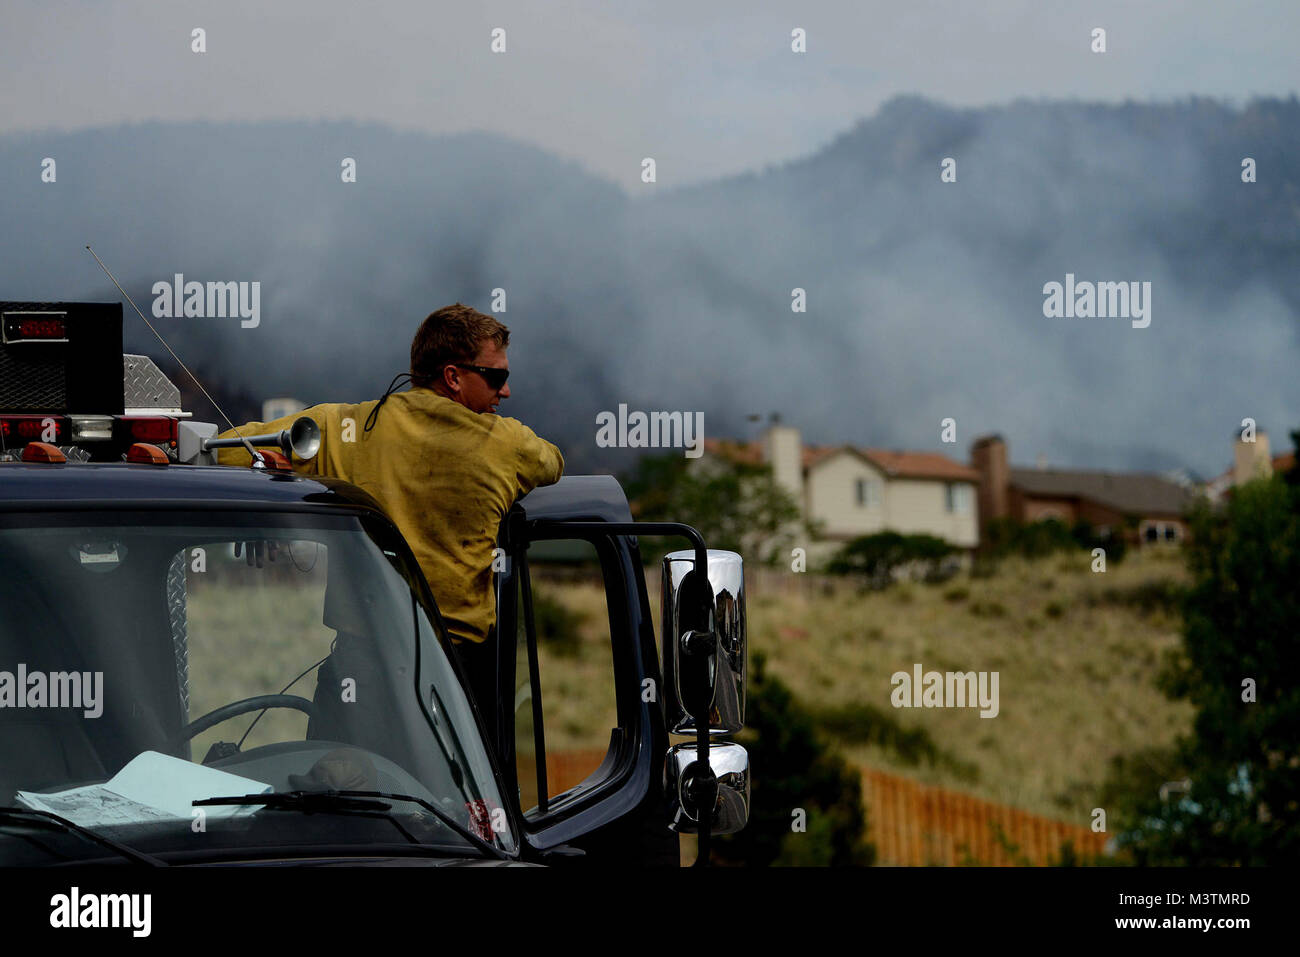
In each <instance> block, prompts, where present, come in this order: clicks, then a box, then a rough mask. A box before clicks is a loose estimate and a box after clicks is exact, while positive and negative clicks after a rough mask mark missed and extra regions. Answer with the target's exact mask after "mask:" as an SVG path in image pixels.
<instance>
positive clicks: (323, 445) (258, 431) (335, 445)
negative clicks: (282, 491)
mask: <svg viewBox="0 0 1300 957" xmlns="http://www.w3.org/2000/svg"><path fill="white" fill-rule="evenodd" d="M346 408H351V406H344V405H342V404H341V403H337V402H327V403H323V404H321V405H313V406H312V407H311V408H309V409H303V410H302V411H301V412H294V413H292V414H290V415H285V416H281V417H280V418H278V419H273V420H271V421H270V422H245V423H244V424H243V425H240V426H239V430H238V433H236V431H235V430H234V429H230V430H228V431H226V432H222V433H220V434H219V435H218V436H217V438H219V439H234V438H238V437H239V436H240V435H242V436H243V437H244V438H250V437H252V436H254V435H266V434H268V433H277V432H281V431H283V430H284V429H287V428H289V427H290V426H292V425H293V423H294V422H296V421H297V420H298V419H299V418H301V417H302V416H304V415H305V416H307V417H308V418H310V419H311V420H312V421H313V422H315V423H316V425H317V426H318V427H319V428H320V451H318V452H317V453H316V455H315V456H314V457H312V458H310V459H305V460H304V459H300V458H298V457H297V456H296V455H294V456H291V461H292V464H293V470H294V471H295V472H297V473H299V474H300V475H332V476H337V477H339V478H345V479H346V478H347V476H346V475H341V474H340V472H341V471H342V465H341V462H340V461H339V457H338V453H339V451H340V448H339V445H340V442H339V423H340V421H341V420H342V419H343V417H344V416H343V413H342V410H343V409H346ZM215 451H216V453H217V464H218V465H237V466H244V467H247V466H248V465H249V463H250V462H252V457H251V456H250V455H249V454H248V449H246V448H244V447H242V446H240V447H237V448H233V449H216V450H215Z"/></svg>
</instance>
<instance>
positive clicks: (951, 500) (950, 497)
mask: <svg viewBox="0 0 1300 957" xmlns="http://www.w3.org/2000/svg"><path fill="white" fill-rule="evenodd" d="M970 499H971V493H970V486H969V485H965V484H961V483H958V482H949V483H948V484H947V485H945V486H944V507H945V508H946V509H947V510H948V511H949V512H953V513H955V514H958V515H964V514H966V513H968V512H969V511H970Z"/></svg>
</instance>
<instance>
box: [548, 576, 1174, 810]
mask: <svg viewBox="0 0 1300 957" xmlns="http://www.w3.org/2000/svg"><path fill="white" fill-rule="evenodd" d="M769 577H772V576H768V575H764V576H763V579H762V581H760V580H759V578H758V576H756V575H754V574H752V573H751V576H750V588H751V593H750V596H749V634H750V648H751V654H752V653H753V652H756V651H761V652H762V653H764V654H765V655H766V656H767V659H768V662H769V665H768V667H769V669H770V671H771V672H772V673H774V674H776V675H777V676H779V677H780V678H781V679H782V680H784V681H785V682H786V683H787V684H788V685H789V686H790V687H791V688H792V689H793V690H794V692H795V694H796V695H797V696H798V697H799V699H800V700H801V701H802V702H803V703H804V704H805V705H806V706H808V707H810V708H812V709H813V710H814V711H815V712H816V714H817V715H818V719H819V723H820V724H821V726H822V728H823V729H824V730H825V731H826V733H827V734H828V735H829V736H830V737H831V738H832V739H833V740H834V741H835V742H836V744H837V745H838V746H839V747H840V748H841V749H842V750H843V751H844V753H845V755H846V757H848V758H849V759H850V760H853V761H856V762H859V763H861V764H864V765H870V766H873V767H878V768H882V769H887V770H892V771H896V772H899V773H903V774H907V775H909V776H912V777H914V778H916V779H917V780H920V781H923V782H926V783H933V784H941V785H944V786H946V787H951V788H956V789H959V790H963V791H966V792H968V793H971V794H975V795H978V796H981V797H985V798H987V799H989V800H994V801H998V802H1002V803H1006V804H1011V805H1014V806H1016V807H1019V808H1022V809H1024V810H1027V811H1033V812H1036V813H1041V814H1045V815H1050V816H1052V817H1056V818H1060V819H1063V820H1070V821H1074V822H1076V823H1080V824H1085V825H1086V824H1087V822H1088V814H1089V812H1090V810H1091V809H1092V808H1093V807H1096V806H1098V802H1099V798H1098V792H1099V786H1100V784H1101V783H1102V781H1103V780H1104V778H1105V776H1106V773H1107V770H1108V762H1109V759H1110V758H1111V756H1113V755H1116V754H1120V753H1126V752H1130V751H1133V750H1136V749H1138V748H1139V747H1144V746H1148V745H1153V744H1161V743H1166V742H1169V741H1171V740H1172V738H1173V737H1174V736H1175V735H1176V734H1177V733H1178V732H1179V731H1180V730H1183V729H1185V728H1186V727H1187V726H1188V724H1189V722H1190V719H1191V711H1190V709H1189V708H1188V707H1187V706H1186V705H1185V704H1183V703H1179V704H1177V705H1175V704H1171V703H1170V702H1168V701H1167V700H1166V699H1165V698H1164V697H1163V696H1162V695H1161V694H1160V692H1159V691H1157V690H1156V688H1155V684H1154V680H1155V676H1156V673H1157V671H1158V669H1159V664H1160V661H1161V659H1162V657H1163V656H1164V655H1165V654H1166V653H1167V652H1170V651H1171V650H1173V649H1175V648H1176V647H1177V646H1178V642H1179V627H1180V618H1179V615H1178V611H1177V604H1176V590H1177V589H1178V588H1179V587H1180V586H1181V584H1182V583H1183V582H1185V580H1186V574H1185V571H1184V568H1183V565H1182V560H1181V556H1180V554H1179V553H1178V552H1174V551H1155V552H1149V553H1146V554H1130V555H1129V557H1128V558H1127V559H1126V560H1125V561H1124V562H1123V563H1122V564H1119V565H1111V566H1110V567H1109V569H1108V570H1107V571H1106V572H1105V573H1101V574H1094V573H1093V572H1091V571H1090V570H1089V556H1088V554H1087V553H1086V552H1078V553H1075V554H1071V555H1068V556H1067V555H1057V556H1053V557H1051V558H1048V559H1045V560H1042V561H1038V562H1028V561H1024V560H1008V561H1006V562H1004V563H1003V564H1002V565H1001V566H1000V568H999V569H998V571H997V572H996V573H995V574H994V575H993V576H991V577H987V578H972V577H969V576H965V575H963V576H960V577H958V578H955V579H953V580H952V581H949V582H947V583H945V584H942V585H920V584H904V585H899V586H895V587H894V588H892V589H889V590H887V591H883V592H868V593H861V592H859V591H858V589H856V588H855V587H854V586H853V585H851V584H848V583H844V582H818V583H814V582H812V581H810V580H807V579H804V578H803V576H799V575H795V574H789V575H788V576H780V575H778V576H775V577H773V578H772V580H771V581H768V578H769ZM539 587H540V588H541V589H542V590H543V591H544V593H545V594H546V595H548V596H550V597H551V598H553V599H554V600H556V601H558V602H559V603H560V604H562V605H563V606H565V607H566V608H568V609H571V610H573V611H576V612H579V613H580V614H582V615H583V616H585V620H584V622H583V624H582V626H581V628H580V632H581V633H582V636H583V640H582V641H581V642H579V643H578V647H577V649H576V654H575V653H570V654H569V655H559V654H555V653H553V652H550V650H549V649H548V648H547V647H546V646H544V647H543V653H542V669H541V670H542V673H543V675H546V674H547V672H548V670H551V673H552V674H553V675H554V676H555V678H554V680H555V681H556V683H557V684H558V685H560V686H562V687H563V688H564V689H565V694H564V696H563V700H557V697H555V696H552V697H551V698H550V699H549V700H548V702H547V711H548V712H555V718H556V720H555V725H556V733H555V735H554V738H552V736H551V731H550V730H549V727H548V732H547V733H548V746H550V747H555V748H579V747H603V746H604V743H605V742H604V741H603V740H600V739H601V737H602V736H603V734H604V727H603V722H600V721H596V720H594V715H593V716H592V720H588V719H587V718H586V717H584V714H585V713H586V711H587V708H588V706H587V704H586V703H585V699H584V697H583V689H584V688H586V687H591V686H592V684H593V682H595V681H597V680H598V679H597V675H598V674H599V673H600V672H601V671H603V669H604V668H606V667H607V664H605V662H606V661H607V655H608V652H607V651H606V650H605V642H607V641H608V638H607V637H606V636H607V634H608V632H607V629H606V627H605V625H604V622H603V621H602V620H600V617H599V615H600V613H601V611H602V609H603V600H602V598H601V596H600V594H599V592H598V590H597V589H596V588H595V587H594V586H590V585H580V584H572V583H568V584H566V583H560V582H547V581H546V579H545V577H544V576H542V579H541V584H540V586H539ZM651 594H652V595H655V594H657V589H652V590H651ZM917 662H919V663H920V664H921V665H922V666H923V667H924V669H925V670H926V671H930V670H936V671H969V670H974V671H997V672H999V699H1000V700H999V704H1000V711H999V713H998V715H997V716H996V717H994V718H981V717H980V716H979V714H978V710H977V709H966V710H959V709H924V708H907V709H895V708H893V707H892V706H891V704H890V691H891V685H890V675H891V674H893V673H894V672H895V671H907V672H909V673H910V672H911V670H912V665H913V664H914V663H917ZM597 725H601V726H600V727H599V728H597V727H596V726H597Z"/></svg>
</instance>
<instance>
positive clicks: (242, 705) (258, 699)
mask: <svg viewBox="0 0 1300 957" xmlns="http://www.w3.org/2000/svg"><path fill="white" fill-rule="evenodd" d="M264 708H293V709H294V710H295V711H301V712H302V713H303V714H305V715H307V717H309V718H311V719H313V720H315V718H316V705H315V704H313V703H312V702H311V701H309V700H308V699H307V698H300V697H298V695H296V694H259V695H254V696H253V697H251V698H244V699H243V700H242V701H232V702H231V703H230V704H223V705H222V706H221V707H220V708H215V709H213V710H212V711H209V712H208V713H207V714H205V715H203V716H202V717H201V718H195V719H194V720H193V721H191V722H190V723H189V724H187V725H186V726H185V727H183V728H181V729H180V730H179V731H177V732H176V734H174V735H172V737H171V739H170V740H169V741H168V742H167V746H168V750H169V751H175V750H176V749H177V748H179V747H180V746H181V745H182V744H184V743H185V742H186V741H188V740H190V739H191V738H192V737H194V736H195V735H196V734H202V733H203V732H204V731H206V730H208V728H211V727H213V726H214V725H218V724H220V723H221V722H223V721H226V720H228V719H230V718H234V717H237V716H239V715H241V714H247V713H248V712H250V711H261V710H262V709H264Z"/></svg>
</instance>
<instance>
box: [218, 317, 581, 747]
mask: <svg viewBox="0 0 1300 957" xmlns="http://www.w3.org/2000/svg"><path fill="white" fill-rule="evenodd" d="M509 341H510V332H509V330H508V329H507V328H506V327H505V326H504V325H503V324H502V323H500V322H498V321H497V320H496V319H494V318H493V317H491V316H487V315H484V314H483V313H481V312H478V311H476V310H474V309H472V308H470V307H469V306H465V305H462V304H460V303H456V304H455V305H452V306H445V307H444V308H442V309H439V310H437V311H436V312H434V313H431V314H430V315H429V316H428V317H427V318H426V319H425V320H424V322H423V323H422V324H421V325H420V328H419V330H418V331H417V332H416V334H415V338H414V340H412V342H411V367H410V372H409V373H402V374H401V375H398V376H397V377H395V378H394V379H393V382H392V384H391V385H390V386H389V388H388V391H387V392H386V393H385V394H384V396H383V397H382V398H380V399H372V400H369V401H367V402H361V403H359V404H356V405H350V404H344V403H337V402H332V403H324V404H321V405H314V406H311V407H310V408H308V409H305V410H303V411H302V412H295V413H293V414H292V415H288V416H284V417H283V418H279V419H276V420H274V421H272V422H247V423H245V424H243V425H241V426H239V432H241V433H243V435H245V436H249V435H259V434H263V433H267V432H278V431H280V430H281V429H287V428H289V427H290V426H291V425H292V424H293V421H294V420H295V419H296V418H298V417H299V416H302V415H306V416H310V417H311V418H312V419H313V420H314V421H315V422H316V424H317V425H318V426H319V427H320V431H321V444H320V450H319V452H318V453H317V454H316V455H315V457H313V458H311V459H309V460H306V461H302V460H298V459H297V458H296V457H295V458H294V461H293V467H294V470H295V471H296V472H298V473H299V474H302V475H321V476H333V477H337V478H341V479H343V480H345V481H348V482H351V483H352V484H353V485H356V486H358V487H360V488H361V489H364V490H365V491H366V492H369V493H370V494H371V495H373V496H374V497H375V499H376V500H377V501H378V502H379V503H380V505H382V506H383V508H384V511H385V512H387V513H388V516H389V517H390V518H391V519H392V520H393V522H394V524H396V525H397V528H398V530H399V531H401V533H402V535H403V536H404V537H405V538H406V541H407V543H408V544H409V545H410V546H411V551H412V552H413V553H414V554H415V557H416V559H417V560H418V561H419V563H420V567H421V568H422V569H423V570H424V574H425V577H426V578H427V579H428V582H429V588H430V589H431V590H432V591H433V595H434V597H435V598H436V599H437V601H438V608H439V610H440V611H441V612H442V616H443V621H444V622H445V624H446V626H447V630H448V631H449V632H450V634H451V637H452V640H453V642H454V643H455V644H456V646H457V650H458V652H460V654H461V660H462V662H463V663H464V665H465V667H466V669H467V671H468V673H469V677H470V683H471V690H472V692H473V693H474V695H475V697H476V698H478V700H479V701H480V703H481V706H482V708H483V710H484V712H485V714H486V715H487V718H488V721H489V723H491V720H492V719H491V712H492V704H493V698H494V695H493V693H492V692H493V685H492V682H493V679H494V671H495V662H494V654H495V618H496V607H495V601H494V599H493V594H492V559H493V549H494V547H495V543H496V535H497V529H498V526H499V525H500V522H501V519H502V518H503V517H504V516H505V513H506V512H507V511H508V510H509V508H510V506H511V505H512V504H514V502H515V501H516V499H518V498H519V497H520V496H522V495H525V494H527V493H528V492H529V491H531V490H532V489H533V488H536V487H537V486H539V485H550V484H553V483H555V482H558V481H559V479H560V476H561V475H562V474H563V472H564V458H563V456H562V455H561V454H560V451H559V449H557V448H556V447H555V446H554V445H552V444H551V443H550V442H547V441H546V440H545V439H542V438H540V437H538V435H537V434H536V433H535V432H533V430H532V429H530V428H528V427H527V426H526V425H524V424H523V423H522V422H520V421H518V420H517V419H511V418H505V417H502V416H500V415H497V414H496V412H497V406H498V405H499V404H500V402H501V400H502V399H507V398H509V397H510V387H509V386H508V385H507V384H506V379H507V377H508V375H509V364H508V362H507V361H506V347H507V345H508V344H509ZM403 378H409V379H410V383H411V388H410V389H409V390H408V391H405V392H395V391H394V389H395V388H397V386H398V383H399V381H400V380H401V379H403ZM234 437H236V433H235V432H234V431H233V430H232V431H229V432H223V433H222V434H221V436H220V438H234ZM217 461H218V462H219V464H222V465H243V466H247V465H248V464H249V462H250V457H249V454H248V452H247V450H245V449H241V448H230V449H221V450H219V452H218V458H217Z"/></svg>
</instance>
